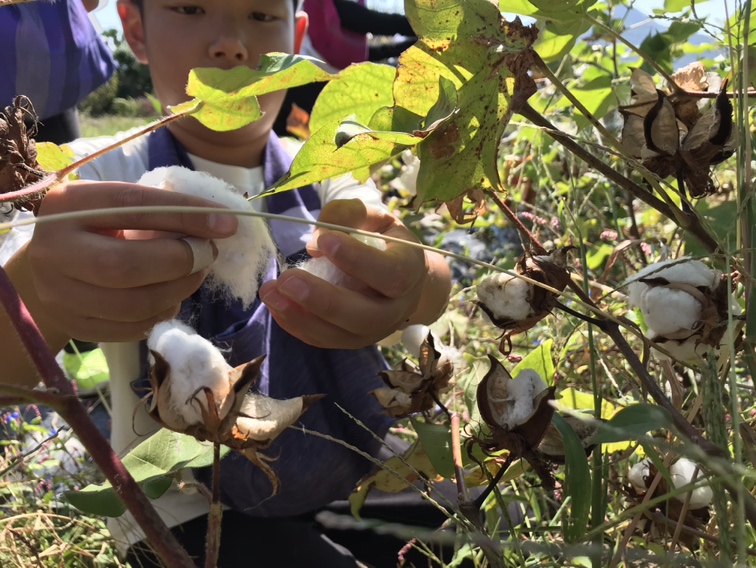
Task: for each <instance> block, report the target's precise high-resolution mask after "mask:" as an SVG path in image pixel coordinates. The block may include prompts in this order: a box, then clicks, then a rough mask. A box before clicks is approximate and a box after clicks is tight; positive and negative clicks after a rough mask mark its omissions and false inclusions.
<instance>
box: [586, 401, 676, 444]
mask: <svg viewBox="0 0 756 568" xmlns="http://www.w3.org/2000/svg"><path fill="white" fill-rule="evenodd" d="M671 427H672V418H671V417H670V415H669V412H667V411H666V410H664V409H663V408H662V407H661V406H656V405H655V404H633V405H632V406H626V407H625V408H622V409H620V410H619V411H617V414H615V415H614V416H613V417H612V419H611V420H609V421H608V422H605V423H603V424H601V425H600V426H599V431H598V432H596V434H594V435H593V437H592V438H591V443H594V444H608V443H611V442H621V441H624V440H637V439H638V438H640V437H641V436H645V435H646V434H647V433H648V432H651V431H653V430H660V429H662V428H671Z"/></svg>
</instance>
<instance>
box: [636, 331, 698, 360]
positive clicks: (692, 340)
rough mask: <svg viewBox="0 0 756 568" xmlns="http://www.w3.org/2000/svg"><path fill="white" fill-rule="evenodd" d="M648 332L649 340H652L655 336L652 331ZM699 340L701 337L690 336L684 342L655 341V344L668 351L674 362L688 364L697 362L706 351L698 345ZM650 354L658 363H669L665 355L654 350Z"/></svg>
mask: <svg viewBox="0 0 756 568" xmlns="http://www.w3.org/2000/svg"><path fill="white" fill-rule="evenodd" d="M649 332H650V333H649V335H650V339H652V340H654V338H655V337H656V336H655V335H654V333H653V330H649ZM700 339H701V337H700V336H698V335H691V336H690V337H688V338H687V339H685V340H677V339H669V340H656V341H655V343H656V344H657V345H659V347H661V348H662V349H664V350H666V351H668V352H669V353H670V355H672V357H673V358H674V359H675V360H676V361H683V362H688V363H690V362H693V361H697V360H699V359H700V358H701V355H702V354H703V353H704V352H705V351H706V346H705V345H702V344H701V343H700ZM652 353H653V355H654V357H656V359H658V360H659V361H669V359H670V358H669V356H668V355H667V354H666V353H662V352H661V351H658V350H656V349H653V350H652Z"/></svg>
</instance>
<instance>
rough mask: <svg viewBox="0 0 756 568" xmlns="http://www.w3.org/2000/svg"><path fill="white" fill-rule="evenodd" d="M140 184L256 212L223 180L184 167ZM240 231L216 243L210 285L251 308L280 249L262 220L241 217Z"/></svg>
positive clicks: (160, 170)
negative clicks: (266, 270) (269, 266)
mask: <svg viewBox="0 0 756 568" xmlns="http://www.w3.org/2000/svg"><path fill="white" fill-rule="evenodd" d="M138 183H140V184H142V185H148V186H152V187H157V188H160V189H167V190H170V191H176V192H178V193H183V194H185V195H193V196H196V197H202V198H204V199H208V200H210V201H214V202H215V203H219V204H221V205H225V206H226V207H229V208H231V209H237V210H243V211H253V210H254V209H253V207H252V205H251V204H250V203H249V201H247V199H245V198H244V197H243V196H241V195H239V194H238V193H237V192H236V191H235V190H234V188H233V187H232V186H230V185H228V184H227V183H226V182H224V181H223V180H220V179H218V178H215V177H213V176H211V175H209V174H206V173H204V172H196V171H192V170H189V169H187V168H183V167H181V166H171V167H167V168H157V169H155V170H152V171H150V172H147V173H145V174H144V175H143V176H142V178H141V179H140V180H139V182H138ZM238 222H239V225H238V229H237V231H236V233H235V234H234V235H232V236H231V237H228V238H226V239H217V240H215V241H214V243H215V246H216V247H217V249H218V257H217V258H216V260H215V262H214V263H213V265H212V268H211V270H210V276H209V280H208V283H207V285H208V286H209V287H210V288H211V289H212V290H216V291H225V292H227V293H228V294H229V295H231V296H233V297H235V298H239V299H240V300H241V301H242V303H243V304H244V307H248V306H249V305H250V304H252V302H253V301H254V300H255V296H256V295H257V288H258V280H259V278H260V275H261V274H262V272H263V271H264V270H265V267H266V266H267V264H268V261H269V259H270V257H271V255H272V254H274V253H275V251H276V247H275V245H274V244H273V239H272V238H271V236H270V232H269V231H268V226H267V224H266V223H265V221H264V220H263V219H261V218H260V217H253V216H247V215H244V216H239V218H238Z"/></svg>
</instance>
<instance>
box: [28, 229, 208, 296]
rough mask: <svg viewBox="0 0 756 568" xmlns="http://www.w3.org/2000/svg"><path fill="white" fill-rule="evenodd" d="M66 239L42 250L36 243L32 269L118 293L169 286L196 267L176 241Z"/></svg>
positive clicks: (81, 235)
mask: <svg viewBox="0 0 756 568" xmlns="http://www.w3.org/2000/svg"><path fill="white" fill-rule="evenodd" d="M68 235H69V238H67V239H63V238H58V239H50V240H49V241H48V242H46V243H45V246H37V243H35V245H34V246H32V247H31V248H30V253H29V254H31V255H33V261H34V263H35V266H41V267H45V266H57V267H58V268H59V271H60V273H61V274H62V275H64V276H67V277H69V278H71V279H73V280H78V281H81V282H87V283H89V284H92V285H95V286H102V287H104V288H120V289H123V288H133V287H138V286H147V285H149V284H157V283H160V282H169V281H171V280H176V279H179V278H181V277H183V276H186V275H187V274H189V273H190V272H191V271H192V270H193V268H196V267H197V266H196V262H195V258H194V254H193V250H192V248H191V247H190V246H188V244H187V243H186V242H185V241H183V240H181V239H177V238H161V239H146V240H124V239H116V238H112V237H108V236H106V235H99V234H96V233H87V232H82V231H78V232H77V231H71V232H69V233H68ZM207 242H209V241H207ZM81 251H86V253H84V254H82V252H81ZM205 260H206V259H205ZM203 268H204V267H203Z"/></svg>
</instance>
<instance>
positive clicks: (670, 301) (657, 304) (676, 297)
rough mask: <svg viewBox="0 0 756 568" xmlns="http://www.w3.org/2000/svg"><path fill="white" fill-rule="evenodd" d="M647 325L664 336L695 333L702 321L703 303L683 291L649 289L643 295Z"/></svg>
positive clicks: (642, 301) (658, 288) (642, 310)
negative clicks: (682, 332)
mask: <svg viewBox="0 0 756 568" xmlns="http://www.w3.org/2000/svg"><path fill="white" fill-rule="evenodd" d="M640 307H641V312H642V313H643V318H644V319H645V321H646V325H647V326H648V327H649V328H650V329H653V330H654V331H655V332H656V333H658V334H659V335H662V336H665V337H666V336H670V335H673V334H675V333H678V332H680V331H693V330H694V329H695V327H696V322H698V321H699V320H700V319H701V308H702V306H701V302H699V301H698V300H697V299H696V298H694V297H693V296H691V295H690V294H688V293H687V292H683V291H682V290H672V289H669V288H664V287H656V288H648V289H647V290H645V291H644V292H643V294H641V305H640Z"/></svg>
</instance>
